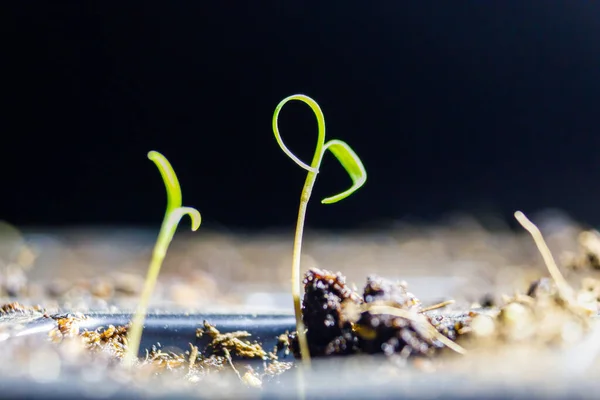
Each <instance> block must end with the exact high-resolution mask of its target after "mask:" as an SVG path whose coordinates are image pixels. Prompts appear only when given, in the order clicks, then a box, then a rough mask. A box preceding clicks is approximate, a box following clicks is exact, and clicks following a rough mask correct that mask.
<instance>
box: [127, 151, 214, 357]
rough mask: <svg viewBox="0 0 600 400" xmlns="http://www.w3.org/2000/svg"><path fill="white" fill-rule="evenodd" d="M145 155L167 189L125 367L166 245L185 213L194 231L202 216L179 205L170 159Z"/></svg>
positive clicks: (132, 353)
mask: <svg viewBox="0 0 600 400" xmlns="http://www.w3.org/2000/svg"><path fill="white" fill-rule="evenodd" d="M148 158H149V159H150V160H152V161H153V162H154V163H155V164H156V166H157V167H158V170H159V171H160V174H161V176H162V178H163V182H164V184H165V188H166V190H167V209H166V212H165V216H164V218H163V222H162V225H161V227H160V232H159V233H158V238H157V240H156V244H155V245H154V250H153V252H152V259H151V260H150V266H149V268H148V273H147V274H146V281H145V282H144V288H143V290H142V295H141V298H140V302H139V304H138V307H137V309H136V311H135V314H134V316H133V318H132V324H131V326H130V328H129V331H128V333H127V350H126V352H125V357H124V361H125V364H126V365H127V366H132V365H133V364H134V363H135V360H136V359H137V355H138V352H139V349H140V342H141V339H142V330H143V329H144V320H145V318H146V313H147V311H148V304H149V303H150V298H151V296H152V293H153V292H154V288H155V286H156V281H157V280H158V273H159V272H160V268H161V267H162V263H163V261H164V259H165V257H166V255H167V250H168V248H169V244H170V243H171V241H172V240H173V236H175V232H176V231H177V225H179V222H180V221H181V218H183V216H184V215H188V216H189V217H190V219H191V220H192V231H196V230H197V229H198V228H199V227H200V223H201V222H202V217H201V216H200V213H199V212H198V210H196V209H194V208H191V207H181V187H180V185H179V180H178V179H177V175H175V171H174V170H173V167H172V166H171V164H170V163H169V161H168V160H167V159H166V158H165V157H164V156H163V155H162V154H160V153H158V152H156V151H151V152H149V153H148Z"/></svg>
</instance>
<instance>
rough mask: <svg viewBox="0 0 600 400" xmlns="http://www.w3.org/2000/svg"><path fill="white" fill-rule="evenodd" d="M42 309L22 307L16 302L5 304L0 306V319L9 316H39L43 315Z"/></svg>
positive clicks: (38, 307) (39, 307)
mask: <svg viewBox="0 0 600 400" xmlns="http://www.w3.org/2000/svg"><path fill="white" fill-rule="evenodd" d="M43 312H44V309H43V308H42V307H41V306H39V305H37V306H24V305H22V304H21V303H18V302H16V301H15V302H12V303H7V304H4V305H2V306H0V317H3V316H6V315H10V314H39V313H43Z"/></svg>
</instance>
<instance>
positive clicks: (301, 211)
mask: <svg viewBox="0 0 600 400" xmlns="http://www.w3.org/2000/svg"><path fill="white" fill-rule="evenodd" d="M316 178H317V174H316V173H314V172H309V173H308V174H307V176H306V181H305V183H304V188H303V189H302V194H301V196H300V206H299V207H298V221H297V223H296V235H295V236H294V251H293V255H292V298H293V299H294V315H295V316H296V331H297V333H298V343H299V345H300V355H301V357H302V363H303V365H304V366H305V367H307V368H309V367H310V365H311V363H310V351H309V349H308V340H307V338H306V328H305V327H304V321H303V320H302V305H301V303H300V296H301V293H300V292H301V288H302V284H301V280H300V260H301V257H302V237H303V234H304V221H305V219H306V210H307V208H308V201H309V200H310V195H311V193H312V188H313V185H314V184H315V180H316Z"/></svg>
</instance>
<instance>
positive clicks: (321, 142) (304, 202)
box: [273, 94, 367, 367]
mask: <svg viewBox="0 0 600 400" xmlns="http://www.w3.org/2000/svg"><path fill="white" fill-rule="evenodd" d="M291 100H299V101H302V102H303V103H305V104H306V105H308V106H309V107H310V108H311V109H312V111H313V112H314V113H315V116H316V117H317V126H318V139H317V147H316V148H315V153H314V156H313V160H312V163H311V164H310V166H309V165H307V164H305V163H304V162H302V160H300V159H299V158H298V157H296V156H295V155H294V154H293V153H292V152H291V151H290V150H289V149H288V148H287V146H286V145H285V144H284V143H283V140H282V139H281V135H280V133H279V127H278V119H279V113H280V112H281V109H282V108H283V106H284V105H285V104H286V103H287V102H289V101H291ZM273 133H274V134H275V139H276V140H277V143H278V144H279V147H281V150H283V152H284V153H285V154H287V156H288V157H290V158H291V159H292V160H293V161H294V162H295V163H296V164H298V165H299V166H300V167H301V168H303V169H305V170H306V171H308V174H307V176H306V181H305V182H304V188H303V189H302V194H301V196H300V207H299V210H298V221H297V223H296V235H295V237H294V250H293V255H292V297H293V300H294V313H295V316H296V329H297V332H298V341H299V344H300V356H301V358H302V362H303V364H304V365H305V366H306V367H310V352H309V351H308V342H307V339H306V332H305V331H306V330H305V327H304V323H303V321H302V309H301V306H300V291H301V286H300V255H301V251H302V233H303V231H304V220H305V217H306V209H307V206H308V201H309V199H310V195H311V193H312V188H313V185H314V184H315V180H316V179H317V174H318V173H319V167H320V166H321V161H322V160H323V155H324V154H325V151H326V150H329V151H331V152H332V153H333V155H334V156H335V157H336V158H337V159H338V161H339V162H340V164H342V166H343V167H344V169H345V170H346V172H347V173H348V175H350V178H351V179H352V186H351V187H350V188H349V189H348V190H345V191H344V192H342V193H339V194H337V195H335V196H331V197H327V198H325V199H323V200H321V203H323V204H333V203H337V202H338V201H340V200H343V199H345V198H346V197H348V196H350V195H351V194H352V193H354V192H355V191H357V190H358V189H360V187H361V186H363V185H364V184H365V182H366V180H367V172H366V170H365V167H364V166H363V164H362V161H361V160H360V158H359V157H358V155H356V153H355V152H354V151H353V150H352V148H351V147H350V146H349V145H347V144H346V143H345V142H342V141H341V140H330V141H328V142H327V143H325V117H324V116H323V112H322V111H321V108H320V107H319V105H318V104H317V102H315V101H314V100H313V99H311V98H310V97H308V96H305V95H301V94H296V95H293V96H289V97H286V98H285V99H283V100H282V101H281V102H280V103H279V105H277V108H275V113H274V114H273Z"/></svg>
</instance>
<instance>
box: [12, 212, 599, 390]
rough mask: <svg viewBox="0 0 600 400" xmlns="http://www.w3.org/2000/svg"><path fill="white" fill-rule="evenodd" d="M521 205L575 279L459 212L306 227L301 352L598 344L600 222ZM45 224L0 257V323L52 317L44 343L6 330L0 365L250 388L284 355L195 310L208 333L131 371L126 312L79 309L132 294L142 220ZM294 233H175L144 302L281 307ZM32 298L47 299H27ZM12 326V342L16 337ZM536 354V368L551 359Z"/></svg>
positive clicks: (527, 243) (434, 358) (493, 359)
mask: <svg viewBox="0 0 600 400" xmlns="http://www.w3.org/2000/svg"><path fill="white" fill-rule="evenodd" d="M531 219H532V220H533V221H534V222H536V223H537V224H538V226H539V227H540V229H541V231H542V233H544V236H545V238H546V240H547V242H548V245H549V247H550V249H551V250H552V252H553V254H554V256H555V258H556V259H557V261H558V264H559V268H560V270H561V271H562V273H563V274H564V275H565V278H566V280H567V281H568V283H569V284H570V285H571V288H572V293H570V294H568V295H567V294H565V293H562V292H561V291H559V290H558V288H557V286H556V284H555V282H553V281H552V280H551V279H550V278H549V275H548V272H547V270H546V268H545V265H544V263H543V261H542V258H541V256H540V254H539V252H538V251H537V249H536V247H535V245H534V243H533V241H532V239H531V237H530V236H529V234H528V233H527V232H523V231H522V230H520V229H519V230H516V231H513V230H510V229H508V228H506V227H498V226H496V227H495V229H493V230H490V229H486V228H485V227H483V226H482V225H481V224H478V223H477V222H476V221H473V220H472V219H469V218H459V219H454V220H452V221H450V222H448V223H446V224H442V225H438V226H429V227H423V226H399V227H397V228H395V229H390V230H380V231H377V232H369V233H362V234H344V235H338V234H333V233H315V232H310V231H307V232H306V240H305V246H304V250H303V262H302V265H303V272H304V278H305V279H304V289H305V297H304V303H303V305H304V314H303V319H304V323H305V325H306V328H307V335H308V339H309V346H310V353H311V356H312V357H314V358H315V360H317V361H318V360H319V359H330V358H336V359H351V358H352V357H347V356H357V355H363V356H364V355H374V354H381V355H382V356H383V357H385V359H386V360H387V361H388V362H389V365H390V366H391V368H394V369H400V370H405V367H406V366H407V365H410V366H411V368H413V369H416V370H419V371H422V372H424V373H427V374H435V373H436V372H439V371H454V372H456V371H464V372H465V373H469V374H472V375H471V376H473V377H475V376H476V375H478V374H490V375H493V376H495V377H498V376H504V375H503V374H509V373H510V374H514V375H515V376H519V379H521V376H520V375H519V373H518V371H521V375H527V374H529V373H532V374H533V373H534V372H533V370H532V369H531V368H529V370H528V371H527V373H525V371H524V370H523V368H525V367H523V368H521V366H522V365H529V366H531V365H530V364H528V363H531V362H533V361H535V360H539V363H540V370H541V368H542V367H544V366H546V365H552V366H553V368H558V367H557V366H556V365H557V363H556V362H555V360H554V359H553V358H552V357H550V356H548V357H550V358H549V359H548V360H551V361H546V358H545V357H546V356H545V355H542V353H540V351H544V352H546V351H548V350H549V351H552V352H554V351H559V352H560V351H563V350H569V349H577V350H576V351H577V352H578V353H577V354H582V357H583V355H584V354H585V355H586V357H587V356H588V355H590V354H591V356H595V354H597V353H598V351H599V349H597V348H596V347H598V346H595V345H594V344H593V343H591V342H589V341H587V339H586V338H588V337H589V335H593V334H594V332H595V330H597V328H596V327H595V326H596V324H595V322H594V321H595V317H596V316H597V314H598V311H599V307H600V306H599V304H600V280H599V279H600V261H599V260H600V233H598V232H597V231H595V230H592V229H587V228H586V227H583V226H581V225H579V224H576V223H575V222H573V221H570V220H568V219H567V218H565V217H564V216H561V215H558V216H557V215H556V214H554V215H552V214H548V215H546V216H545V217H544V216H543V215H542V216H540V217H539V218H536V217H535V216H531ZM25 237H26V236H25ZM52 237H53V238H55V240H54V242H52V241H50V242H51V246H50V245H48V242H39V241H38V242H36V241H29V242H28V241H27V240H24V241H22V242H19V244H18V245H15V246H16V247H15V249H13V251H11V252H9V254H10V257H8V258H5V259H4V260H2V261H1V265H0V267H2V268H0V297H2V298H3V299H4V300H6V301H4V302H3V303H4V304H5V306H4V307H2V308H0V339H2V338H4V336H6V335H8V331H7V330H6V329H7V328H6V326H13V325H15V324H14V320H10V318H14V317H15V316H19V318H21V319H20V320H19V323H22V322H26V321H29V320H51V321H54V323H55V324H56V326H55V329H53V330H52V331H51V332H50V339H51V340H50V342H51V343H52V346H54V347H47V345H46V344H44V345H39V347H38V344H35V347H33V349H35V350H34V353H35V352H38V353H39V354H38V353H35V354H37V356H36V355H35V354H31V349H32V347H31V345H32V343H34V342H31V340H32V339H27V338H23V339H19V340H13V339H11V342H12V343H15V344H14V345H11V346H7V348H6V349H5V354H6V355H7V357H13V358H14V359H15V360H16V361H15V362H14V363H13V365H12V367H11V368H9V367H7V366H2V365H1V363H0V373H3V374H6V376H21V375H19V374H21V373H22V374H25V375H27V374H29V375H28V376H34V377H35V379H41V378H40V377H46V376H47V375H48V374H51V371H50V370H44V369H39V371H38V370H37V369H35V368H34V370H35V374H34V373H32V372H31V368H32V367H31V365H33V364H31V363H38V364H39V363H55V364H56V363H57V362H58V361H56V360H60V365H62V368H59V371H65V370H66V368H67V367H66V366H75V365H76V366H78V368H87V367H86V366H89V365H95V366H97V367H101V368H104V367H106V370H104V369H103V371H104V372H103V373H105V374H109V375H110V374H112V373H113V372H111V371H117V372H118V374H117V375H116V376H130V377H131V378H132V379H133V378H135V379H134V380H133V381H135V382H144V381H147V380H152V381H153V382H154V381H156V380H157V379H163V378H164V377H167V376H169V377H171V378H165V379H167V381H166V382H168V381H169V379H170V380H171V381H172V380H173V379H175V378H177V379H178V382H179V381H180V382H182V384H183V385H192V386H194V385H203V387H205V386H206V385H208V384H209V383H211V382H213V383H214V382H217V381H220V382H229V383H232V382H234V381H235V382H236V383H237V385H239V386H240V387H243V388H246V389H249V390H256V389H258V388H261V387H262V388H264V386H265V385H269V384H273V383H277V382H279V378H280V377H282V376H285V375H286V374H285V372H286V371H289V370H291V369H295V368H294V367H293V366H292V364H291V363H289V362H287V360H285V359H282V360H279V359H277V357H276V356H275V350H271V349H263V348H262V346H261V344H260V343H259V342H256V341H254V340H253V339H252V337H251V336H250V334H249V333H248V332H228V333H221V332H220V330H219V327H218V326H211V325H209V324H206V323H204V324H203V323H202V321H198V322H199V325H201V328H200V329H199V330H198V332H197V333H198V335H204V336H209V337H210V338H211V343H210V344H209V345H208V346H206V348H198V347H196V346H194V345H193V344H190V347H189V349H188V350H187V351H185V352H172V351H170V350H168V349H163V348H162V347H161V346H160V345H159V344H156V346H154V347H151V348H149V349H147V353H146V356H145V357H142V358H140V360H139V364H138V365H137V366H136V368H135V371H134V372H132V371H127V370H126V369H125V368H124V367H123V366H122V365H121V364H120V359H121V358H122V357H123V354H124V351H125V348H126V346H127V337H126V332H127V326H106V327H100V328H98V329H96V330H93V331H88V330H85V329H81V328H80V323H81V322H82V321H84V319H85V315H86V314H87V313H88V312H89V311H90V310H100V311H105V310H109V311H110V310H113V311H116V310H131V309H132V308H133V307H134V306H135V304H136V302H137V299H138V296H139V294H140V289H141V285H142V282H143V276H144V273H145V268H146V267H147V262H148V260H149V255H150V251H151V245H152V240H153V239H154V237H153V235H151V236H149V237H147V238H145V236H144V238H145V239H140V238H139V237H138V236H136V235H133V236H131V238H130V240H129V241H127V240H125V239H124V237H126V236H122V237H119V236H118V235H115V234H114V233H113V232H111V233H109V234H98V233H93V232H92V233H90V232H87V233H85V232H84V233H82V232H75V233H69V232H62V233H60V234H59V235H57V236H52ZM291 239H292V237H291V233H287V234H286V235H281V234H272V235H264V236H257V237H243V236H234V235H223V234H214V233H212V234H211V233H200V232H199V233H197V234H196V235H194V236H191V235H178V236H177V237H176V239H175V240H174V242H173V245H172V247H171V250H170V253H169V255H168V257H167V260H166V262H165V266H164V270H163V271H161V276H160V278H159V284H158V286H157V292H156V294H155V296H153V304H152V305H151V308H156V307H158V308H160V309H161V310H163V311H173V310H177V311H181V310H184V311H190V312H191V311H206V310H208V311H220V310H228V311H237V312H244V311H247V310H252V311H253V312H260V311H261V310H273V309H282V308H283V309H285V310H290V309H291V299H290V295H289V287H288V286H289V276H288V274H289V269H288V268H287V266H288V265H289V264H290V260H291V259H290V255H291V243H292V240H291ZM19 246H20V247H19ZM0 256H1V255H0ZM337 271H340V272H337ZM358 287H360V289H358ZM282 299H283V300H282ZM0 304H2V303H0ZM35 304H41V305H43V308H42V307H35V306H34V307H30V306H28V305H35ZM3 335H4V336H3ZM193 339H194V338H190V343H192V342H193ZM21 342H23V346H22V347H19V345H17V344H16V343H21ZM6 343H8V342H6ZM35 343H37V342H35ZM280 349H281V350H284V351H285V350H287V351H289V352H291V353H294V354H296V355H297V356H298V355H299V354H298V348H297V333H295V332H291V333H289V334H288V333H286V332H281V336H280ZM543 354H550V353H547V352H546V353H543ZM552 354H554V353H552ZM75 355H76V356H75ZM333 356H335V357H333ZM584 358H585V357H583V358H582V360H583V359H584ZM595 358H596V357H591V359H590V357H587V358H585V360H587V361H581V362H578V363H577V371H583V370H590V369H591V368H592V366H594V365H596V366H598V364H597V362H596V361H595ZM48 360H50V361H48ZM250 360H251V361H252V362H249V361H250ZM590 360H591V361H590ZM558 364H561V363H558ZM482 366H485V368H482ZM545 368H546V376H545V378H548V377H549V376H550V375H549V374H550V372H548V370H549V369H551V368H549V367H545ZM565 368H566V367H565ZM569 368H571V367H569ZM75 369H77V368H75ZM573 370H575V369H573ZM28 371H29V372H28ZM494 371H496V372H498V371H502V374H499V373H495V375H494ZM563 372H564V371H562V370H561V372H560V374H562V373H563ZM61 373H62V372H61ZM158 373H159V374H158ZM32 374H33V375H32ZM36 374H37V375H36ZM560 374H558V376H561V375H560ZM578 374H583V372H581V373H579V372H578ZM392 375H393V374H392ZM51 376H54V375H51ZM158 376H162V377H163V378H159V377H158ZM578 376H579V375H578ZM217 377H219V378H218V379H217ZM44 379H46V378H44ZM107 379H108V378H107ZM115 379H117V380H118V379H121V378H118V377H117V378H115ZM221 379H222V380H221ZM231 379H233V381H232V380H231ZM140 385H141V386H143V384H141V383H140ZM219 385H221V384H216V386H215V388H218V387H221V386H219ZM223 385H224V383H223ZM216 390H218V389H216Z"/></svg>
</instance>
